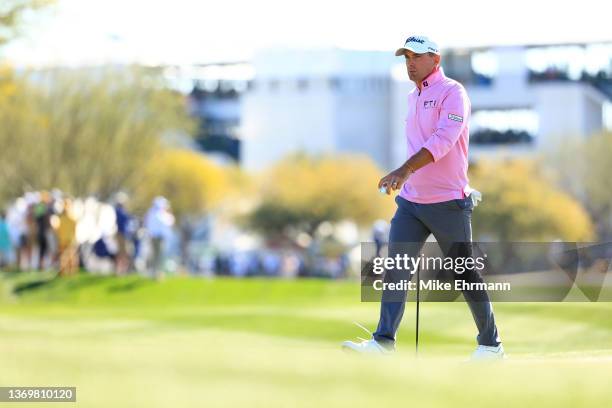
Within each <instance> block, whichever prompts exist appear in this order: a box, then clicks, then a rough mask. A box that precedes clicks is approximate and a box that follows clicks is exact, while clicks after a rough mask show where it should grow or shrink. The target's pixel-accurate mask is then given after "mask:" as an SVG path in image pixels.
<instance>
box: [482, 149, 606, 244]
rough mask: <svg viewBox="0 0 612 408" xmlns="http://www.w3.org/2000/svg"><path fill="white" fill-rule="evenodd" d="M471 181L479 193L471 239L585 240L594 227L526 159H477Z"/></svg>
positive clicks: (590, 234) (571, 199) (570, 201)
mask: <svg viewBox="0 0 612 408" xmlns="http://www.w3.org/2000/svg"><path fill="white" fill-rule="evenodd" d="M470 169H471V174H470V185H472V186H473V187H474V188H476V189H478V190H479V191H481V192H482V195H483V201H482V205H480V206H478V207H477V208H476V209H475V210H474V218H473V227H474V239H475V240H478V239H479V238H483V237H484V236H487V237H493V238H496V239H499V240H502V241H523V240H524V241H530V240H533V241H552V240H555V239H562V240H566V241H588V240H590V239H593V238H594V227H593V225H592V223H591V221H590V218H589V216H588V214H587V213H586V211H585V210H584V209H583V208H582V206H581V205H580V203H579V202H578V201H576V200H574V199H573V198H572V197H571V196H569V195H568V194H566V193H564V192H563V191H561V190H560V189H558V188H556V187H555V186H554V184H552V183H550V182H549V181H548V180H546V178H544V177H543V176H541V175H540V174H539V169H538V168H537V167H536V165H535V164H534V163H532V162H530V161H524V160H514V161H507V162H500V163H492V162H479V163H478V164H477V165H475V166H471V167H470Z"/></svg>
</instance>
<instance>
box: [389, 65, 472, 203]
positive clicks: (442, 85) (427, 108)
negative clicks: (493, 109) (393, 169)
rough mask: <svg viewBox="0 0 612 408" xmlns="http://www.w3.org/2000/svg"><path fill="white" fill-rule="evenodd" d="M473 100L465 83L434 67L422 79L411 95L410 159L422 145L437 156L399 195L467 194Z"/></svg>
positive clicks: (423, 199) (432, 199)
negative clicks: (421, 82) (420, 86)
mask: <svg viewBox="0 0 612 408" xmlns="http://www.w3.org/2000/svg"><path fill="white" fill-rule="evenodd" d="M469 119H470V100H469V98H468V96H467V92H466V91H465V88H464V87H463V85H461V84H460V83H459V82H457V81H455V80H453V79H450V78H448V77H446V76H445V75H444V72H443V71H442V68H439V69H437V70H434V71H433V72H432V73H431V74H429V76H428V77H427V78H425V80H424V81H423V85H422V89H421V91H419V89H418V88H415V89H414V90H413V91H412V92H410V94H409V95H408V115H407V116H406V140H407V141H408V156H407V157H408V158H409V157H411V156H412V155H414V154H415V153H417V152H418V151H419V150H421V148H423V147H424V148H425V149H427V150H429V152H430V153H431V155H432V156H433V158H434V162H433V163H430V164H428V165H426V166H424V167H422V168H420V169H419V170H417V171H416V172H415V173H414V174H412V175H411V176H410V177H409V178H408V180H407V181H406V183H404V185H403V186H402V190H401V191H400V196H401V197H403V198H405V199H406V200H408V201H412V202H415V203H421V204H431V203H439V202H442V201H449V200H454V199H457V198H464V197H466V196H467V195H469V194H470V192H471V191H472V189H471V188H470V186H469V184H468V181H469V180H468V177H467V168H468V143H469V140H468V139H469V129H468V122H469Z"/></svg>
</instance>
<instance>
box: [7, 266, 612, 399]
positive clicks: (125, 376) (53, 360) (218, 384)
mask: <svg viewBox="0 0 612 408" xmlns="http://www.w3.org/2000/svg"><path fill="white" fill-rule="evenodd" d="M494 307H495V311H496V317H497V321H498V326H499V329H500V334H501V336H502V338H503V341H504V346H505V348H506V352H507V353H508V359H506V360H505V361H503V362H496V363H488V364H487V363H484V364H483V363H480V364H477V363H466V362H465V360H466V359H467V357H468V356H469V353H470V352H471V351H472V350H473V349H474V347H475V345H476V343H475V335H476V331H475V327H474V323H473V321H472V318H471V316H470V312H469V310H468V308H467V306H466V305H465V303H463V302H457V303H423V304H422V305H421V336H420V341H421V346H420V354H419V357H418V358H415V356H414V304H412V303H409V304H408V305H407V308H406V315H405V317H404V320H403V322H402V326H401V328H400V331H399V334H398V353H397V354H395V355H393V356H392V357H383V358H374V357H371V356H358V355H352V354H346V353H344V352H342V351H341V350H340V347H339V345H340V343H341V342H342V341H343V340H347V339H356V337H357V336H360V337H367V334H366V333H364V332H363V331H362V330H361V329H359V328H358V327H356V326H355V325H354V324H353V323H352V322H353V321H357V322H359V323H360V324H363V325H364V326H366V327H368V328H369V329H371V330H374V329H375V325H376V322H377V318H378V305H377V304H376V303H361V302H360V293H359V283H358V282H357V281H329V280H310V279H308V280H277V279H232V278H215V279H202V278H188V277H171V278H167V279H166V280H164V281H161V282H155V281H151V280H148V279H145V278H142V277H138V276H127V277H120V278H117V277H105V276H96V275H87V274H81V275H78V276H76V277H72V278H63V279H59V278H53V274H52V273H49V272H46V273H37V272H27V273H21V274H17V273H6V272H0V386H43V385H47V386H76V387H77V402H76V403H54V404H53V406H78V407H314V406H316V407H328V406H329V407H336V406H339V407H367V406H374V405H376V406H380V405H382V406H390V405H392V404H397V405H398V406H400V405H401V406H408V407H410V406H418V407H463V406H465V407H480V406H482V407H485V406H486V407H565V406H567V407H587V406H589V407H590V406H593V407H606V406H612V391H611V387H610V384H611V383H612V304H611V303H498V304H495V306H494ZM44 404H45V403H37V404H31V403H25V404H21V405H19V404H18V405H15V403H0V406H20V407H22V406H23V407H25V406H28V407H29V406H47V405H44Z"/></svg>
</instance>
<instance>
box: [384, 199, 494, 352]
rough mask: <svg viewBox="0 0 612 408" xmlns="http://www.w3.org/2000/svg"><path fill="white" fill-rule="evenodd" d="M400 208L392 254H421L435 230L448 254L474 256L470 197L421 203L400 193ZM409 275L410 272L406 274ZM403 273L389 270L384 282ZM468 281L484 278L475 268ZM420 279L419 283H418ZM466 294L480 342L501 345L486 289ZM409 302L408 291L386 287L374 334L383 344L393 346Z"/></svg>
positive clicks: (395, 218) (393, 222) (392, 234)
mask: <svg viewBox="0 0 612 408" xmlns="http://www.w3.org/2000/svg"><path fill="white" fill-rule="evenodd" d="M395 202H396V203H397V210H396V212H395V215H394V216H393V219H391V230H390V232H389V253H388V256H389V257H394V256H395V255H396V254H398V253H403V254H406V253H407V255H408V256H411V257H417V256H419V254H420V252H421V249H422V247H423V245H424V243H425V241H426V240H427V238H428V237H429V235H430V234H433V235H434V237H435V238H436V241H437V242H438V245H440V249H441V250H442V253H443V254H445V255H446V256H472V253H471V250H472V247H471V242H472V210H473V204H472V200H471V198H470V197H466V198H463V199H457V200H450V201H444V202H441V203H434V204H418V203H413V202H411V201H408V200H406V199H404V198H402V197H400V196H396V198H395ZM402 277H403V278H404V279H405V278H406V277H407V276H406V274H405V273H404V274H402ZM398 279H399V276H398V275H397V274H394V273H389V272H387V273H386V274H385V277H384V282H394V281H397V280H398ZM461 279H464V280H465V281H467V282H483V280H482V277H481V276H480V274H479V273H478V272H477V271H475V270H473V269H472V270H467V271H465V272H464V273H463V274H462V275H461ZM418 284H419V283H417V285H418ZM463 296H464V298H465V300H466V302H467V304H468V306H469V308H470V310H471V312H472V316H473V317H474V322H475V323H476V327H477V329H478V336H477V337H476V340H477V341H478V344H481V345H486V346H497V345H498V344H499V343H500V342H501V340H500V338H499V334H498V332H497V327H496V325H495V317H494V315H493V307H492V305H491V302H490V300H489V295H488V294H487V292H486V291H484V290H469V291H468V290H465V291H463ZM405 306H406V291H404V292H403V293H401V292H400V293H399V297H398V292H397V291H393V292H391V291H383V294H382V299H381V305H380V319H379V322H378V328H377V330H376V332H374V334H373V337H374V339H375V340H376V341H378V342H379V343H381V344H382V345H384V346H386V347H388V348H393V347H394V345H395V340H396V333H397V329H398V327H399V325H400V322H401V320H402V316H403V314H404V308H405Z"/></svg>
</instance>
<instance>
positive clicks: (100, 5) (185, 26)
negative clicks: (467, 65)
mask: <svg viewBox="0 0 612 408" xmlns="http://www.w3.org/2000/svg"><path fill="white" fill-rule="evenodd" d="M58 1H59V4H58V5H57V6H56V7H55V9H54V10H53V11H52V12H46V13H45V15H44V16H38V17H36V20H35V21H34V22H33V23H32V26H31V27H30V29H29V30H28V36H27V37H26V38H24V39H23V40H20V41H18V42H15V43H13V44H11V45H10V46H9V47H7V49H6V50H4V56H5V57H8V58H9V59H10V60H12V61H13V62H14V63H16V64H18V65H41V64H42V65H48V64H61V65H80V64H97V63H106V62H133V61H138V62H141V63H151V64H157V63H173V64H183V63H187V64H189V63H203V62H218V61H236V60H246V59H248V58H249V57H250V56H251V55H252V53H253V52H254V51H255V50H256V49H258V48H264V47H271V46H288V47H331V46H337V47H343V48H354V49H371V50H392V49H395V48H397V47H398V46H400V45H401V44H402V43H403V41H404V39H405V38H406V37H407V36H408V35H409V34H412V33H417V34H425V35H429V36H430V37H431V38H433V39H435V40H437V41H438V42H439V44H440V46H441V47H442V48H444V47H450V46H452V47H461V46H475V45H505V44H534V43H562V42H591V41H603V40H607V41H608V40H612V28H611V27H612V25H611V24H610V21H609V16H610V15H612V6H611V5H610V4H612V3H608V2H605V1H601V0H597V1H596V0H582V1H580V2H579V3H571V6H565V5H562V4H561V3H554V2H547V1H546V2H545V1H537V0H513V1H506V2H504V3H502V2H496V1H490V0H489V1H481V0H478V1H469V0H467V1H462V2H460V1H456V0H454V1H451V0H438V1H431V2H421V3H420V4H421V5H420V6H418V5H417V4H418V3H417V2H412V1H406V0H403V1H392V0H376V1H360V0H350V1H347V0H302V1H299V2H298V1H292V0H256V1H255V0H218V1H211V0H200V1H198V0H58ZM578 4H579V5H578Z"/></svg>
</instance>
